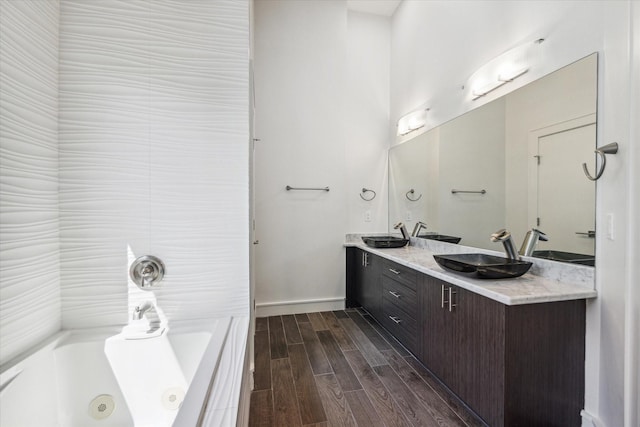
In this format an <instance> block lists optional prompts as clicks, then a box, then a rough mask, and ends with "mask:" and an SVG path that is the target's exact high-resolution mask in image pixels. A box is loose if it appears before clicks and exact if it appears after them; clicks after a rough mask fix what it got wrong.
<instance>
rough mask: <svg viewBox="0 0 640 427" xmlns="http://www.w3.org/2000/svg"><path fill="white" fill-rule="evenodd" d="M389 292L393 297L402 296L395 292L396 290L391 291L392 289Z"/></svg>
mask: <svg viewBox="0 0 640 427" xmlns="http://www.w3.org/2000/svg"><path fill="white" fill-rule="evenodd" d="M389 293H390V294H391V295H393V296H394V297H396V298H400V297H401V296H402V295H400V294H399V293H397V292H393V291H389Z"/></svg>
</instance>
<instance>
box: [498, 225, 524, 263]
mask: <svg viewBox="0 0 640 427" xmlns="http://www.w3.org/2000/svg"><path fill="white" fill-rule="evenodd" d="M491 241H492V242H502V245H503V246H504V251H505V252H506V253H507V258H509V259H512V260H519V259H520V255H519V254H518V251H517V250H516V245H515V244H514V243H513V239H512V238H511V233H510V232H508V231H507V230H505V229H504V228H503V229H501V230H498V231H496V232H495V233H493V234H492V235H491Z"/></svg>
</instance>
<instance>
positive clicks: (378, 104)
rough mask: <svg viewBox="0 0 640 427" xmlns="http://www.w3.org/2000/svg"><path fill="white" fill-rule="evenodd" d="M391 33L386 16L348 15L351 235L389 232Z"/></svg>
mask: <svg viewBox="0 0 640 427" xmlns="http://www.w3.org/2000/svg"><path fill="white" fill-rule="evenodd" d="M390 30H391V26H390V20H389V18H387V17H384V16H377V15H371V14H368V13H359V12H353V11H348V14H347V41H346V43H347V92H346V96H347V99H346V105H347V109H346V112H345V114H346V115H345V118H346V124H345V128H346V165H347V166H346V170H347V181H346V188H347V203H348V206H347V208H348V210H347V218H348V222H347V231H348V232H353V233H366V232H378V231H384V230H386V228H387V222H388V221H387V215H388V209H387V191H388V189H387V187H388V180H387V148H388V147H389V140H388V138H387V136H386V135H387V133H388V131H389V126H390V125H389V72H390V67H389V54H390V52H389V49H390V43H391V35H390ZM363 187H364V188H368V189H372V190H374V191H375V192H376V197H375V199H373V200H372V201H370V202H368V201H365V200H362V198H360V197H359V194H360V191H361V190H362V188H363ZM372 195H373V194H372V193H370V192H369V193H367V194H364V195H363V196H364V197H365V198H367V199H369V198H371V197H372ZM367 211H370V212H371V221H367V220H366V219H365V213H366V212H367Z"/></svg>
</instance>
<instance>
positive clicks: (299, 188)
mask: <svg viewBox="0 0 640 427" xmlns="http://www.w3.org/2000/svg"><path fill="white" fill-rule="evenodd" d="M285 188H286V189H287V191H290V190H308V191H329V187H323V188H304V187H292V186H290V185H287V186H286V187H285Z"/></svg>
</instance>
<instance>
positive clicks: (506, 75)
mask: <svg viewBox="0 0 640 427" xmlns="http://www.w3.org/2000/svg"><path fill="white" fill-rule="evenodd" d="M527 71H529V69H528V68H521V69H518V70H515V71H508V72H503V73H501V74H498V79H497V80H496V81H494V82H491V83H489V84H488V85H486V86H483V87H482V88H480V89H477V90H474V91H473V92H472V95H473V97H472V98H471V99H473V100H474V101H475V100H476V99H478V98H482V97H483V96H485V95H486V94H488V93H490V92H493V91H494V90H496V89H498V88H499V87H502V86H504V85H505V84H507V83H509V82H512V81H514V80H515V79H517V78H518V77H520V76H521V75H523V74H525V73H526V72H527Z"/></svg>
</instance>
